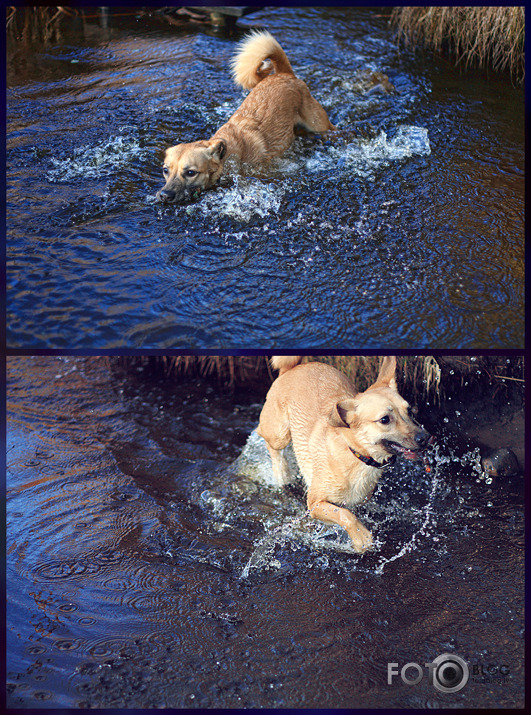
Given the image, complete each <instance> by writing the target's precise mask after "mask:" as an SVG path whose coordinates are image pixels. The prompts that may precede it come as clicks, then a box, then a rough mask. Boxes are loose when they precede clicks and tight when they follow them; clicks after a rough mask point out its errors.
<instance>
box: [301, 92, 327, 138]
mask: <svg viewBox="0 0 531 715" xmlns="http://www.w3.org/2000/svg"><path fill="white" fill-rule="evenodd" d="M304 89H305V91H304V95H303V97H304V98H303V102H302V107H301V108H300V110H299V116H298V123H300V124H302V125H303V127H305V129H307V130H308V131H310V132H314V133H315V134H324V133H325V132H329V131H331V130H333V129H335V127H334V125H333V124H332V123H331V122H330V120H329V119H328V114H327V113H326V111H325V110H324V108H323V107H322V106H321V105H320V104H319V102H318V101H317V100H316V99H314V98H313V97H312V95H311V94H310V90H309V89H308V87H305V88H304Z"/></svg>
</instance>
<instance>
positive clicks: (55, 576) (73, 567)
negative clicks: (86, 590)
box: [32, 559, 101, 581]
mask: <svg viewBox="0 0 531 715" xmlns="http://www.w3.org/2000/svg"><path fill="white" fill-rule="evenodd" d="M100 570H101V569H100V567H99V566H98V565H96V564H92V563H86V562H83V561H75V560H73V559H70V560H67V561H60V560H59V559H53V560H51V561H46V562H45V563H39V564H37V565H36V566H35V567H34V568H33V569H32V574H33V575H34V576H35V578H37V579H38V580H39V581H59V580H66V579H72V578H74V579H77V578H82V577H83V576H86V575H87V574H91V575H94V574H97V573H98V572H99V571H100Z"/></svg>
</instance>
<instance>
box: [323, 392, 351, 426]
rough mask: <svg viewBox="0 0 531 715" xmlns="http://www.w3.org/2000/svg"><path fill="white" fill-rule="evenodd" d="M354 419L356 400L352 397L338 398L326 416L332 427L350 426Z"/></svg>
mask: <svg viewBox="0 0 531 715" xmlns="http://www.w3.org/2000/svg"><path fill="white" fill-rule="evenodd" d="M355 419H356V400H354V399H353V398H352V397H348V398H345V399H344V400H339V402H337V403H336V404H335V405H334V407H333V408H332V412H331V413H330V415H329V417H328V421H329V422H330V424H331V425H332V426H333V427H351V426H352V423H353V421H354V420H355Z"/></svg>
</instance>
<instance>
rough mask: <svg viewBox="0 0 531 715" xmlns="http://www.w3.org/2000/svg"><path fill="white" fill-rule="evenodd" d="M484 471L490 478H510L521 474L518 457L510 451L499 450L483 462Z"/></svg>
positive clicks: (484, 458)
mask: <svg viewBox="0 0 531 715" xmlns="http://www.w3.org/2000/svg"><path fill="white" fill-rule="evenodd" d="M481 464H482V466H483V470H484V471H485V472H486V473H487V474H488V475H489V476H490V477H510V476H513V475H515V474H519V473H520V471H521V470H520V465H519V464H518V460H517V459H516V455H515V454H514V452H512V451H511V450H510V449H497V450H495V451H494V452H491V453H490V454H489V455H487V456H486V457H483V459H482V460H481Z"/></svg>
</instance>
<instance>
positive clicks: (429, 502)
mask: <svg viewBox="0 0 531 715" xmlns="http://www.w3.org/2000/svg"><path fill="white" fill-rule="evenodd" d="M284 453H285V456H286V458H287V460H288V463H289V465H290V469H291V470H292V471H293V473H294V474H295V473H296V472H297V465H296V460H295V455H294V453H293V450H292V449H291V446H288V448H286V450H285V451H284ZM429 462H430V464H431V480H430V482H429V484H427V485H426V489H427V490H428V491H427V494H426V502H425V504H424V505H423V506H422V507H420V510H419V511H418V512H417V513H416V514H415V522H416V523H417V524H419V526H418V528H416V530H415V531H414V533H413V534H412V535H411V536H409V537H408V538H407V541H406V542H404V543H403V544H397V545H396V549H397V550H396V553H394V554H393V555H392V556H389V557H382V558H381V559H380V560H379V561H378V563H377V564H376V565H374V563H371V565H370V566H369V567H367V568H365V567H364V566H363V561H360V556H359V554H357V553H356V552H355V551H354V549H353V548H352V546H351V544H350V542H349V540H348V536H347V535H346V532H344V531H343V530H342V529H341V528H340V527H335V526H329V525H326V524H321V523H320V522H315V521H313V520H312V519H311V518H310V516H309V513H308V511H307V510H306V509H304V510H302V509H301V513H300V515H299V516H296V517H293V516H289V517H287V518H286V521H285V523H283V524H280V525H279V526H276V527H274V528H270V529H269V530H268V531H267V533H266V534H265V535H264V536H263V537H262V538H261V539H259V540H258V541H257V542H256V544H255V547H254V550H253V553H252V554H251V557H250V558H249V560H248V561H247V563H246V565H245V567H244V568H243V570H242V573H241V578H248V577H249V575H250V573H251V572H252V571H264V570H265V571H271V570H272V571H274V570H278V569H279V568H280V567H281V564H280V562H279V561H278V560H277V559H276V558H275V548H276V547H277V546H283V545H286V544H288V543H291V544H295V545H297V544H305V545H307V546H309V547H310V548H311V549H312V550H314V551H316V552H317V554H318V556H316V558H315V559H312V562H311V566H312V567H318V566H319V565H320V564H321V562H323V559H324V560H325V561H326V562H327V563H328V557H326V556H325V554H324V552H326V551H328V553H330V554H331V552H344V553H348V554H349V555H351V556H352V558H353V563H352V566H353V568H354V569H356V570H358V571H364V572H370V573H373V574H375V575H382V574H383V572H384V569H385V567H386V566H387V564H389V563H391V562H393V561H396V560H397V559H400V558H402V557H403V556H405V555H406V554H408V553H411V552H412V551H415V550H417V549H418V548H419V547H420V546H421V544H422V542H423V541H426V540H427V539H429V538H433V537H434V535H433V534H430V529H431V527H432V526H433V524H434V523H436V521H437V514H436V499H437V495H438V493H439V492H440V491H441V489H442V488H443V487H444V483H445V473H446V468H447V467H448V465H450V464H455V465H460V466H464V467H468V468H470V469H471V470H472V472H476V474H477V476H478V479H481V478H482V474H483V473H482V467H481V458H480V453H479V449H475V450H473V451H471V452H467V453H465V454H462V455H455V454H454V453H453V452H452V451H451V450H450V451H449V453H448V451H446V450H445V453H444V454H443V453H442V451H441V447H440V446H439V445H435V447H434V448H433V450H432V451H431V452H430V456H429ZM235 467H236V469H237V470H238V473H240V474H246V475H247V476H249V477H250V478H252V479H253V480H254V481H256V482H262V483H263V484H264V485H274V484H275V482H274V478H273V473H272V467H271V459H270V457H269V454H268V452H267V448H266V446H265V442H264V440H263V439H262V438H261V437H260V436H259V435H258V434H257V433H256V432H252V433H251V435H250V436H249V439H248V441H247V444H246V445H245V447H244V449H243V451H242V454H241V455H240V457H239V458H238V460H237V461H236V463H235ZM301 506H302V505H301ZM389 506H390V511H389V513H387V514H386V519H387V518H389V519H396V518H399V517H400V514H399V513H398V512H397V513H396V514H394V515H393V509H394V508H395V506H393V505H389ZM380 511H381V510H380ZM383 511H384V513H386V512H387V509H384V510H383ZM403 518H407V519H408V520H409V519H410V518H411V513H409V515H408V516H407V517H403ZM381 526H382V525H380V528H381ZM437 540H438V538H437V537H436V536H435V541H437ZM379 546H381V542H379V539H378V537H377V536H376V539H375V549H376V552H377V551H378V548H379ZM322 565H324V566H326V564H325V563H324V562H323V563H322Z"/></svg>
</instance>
